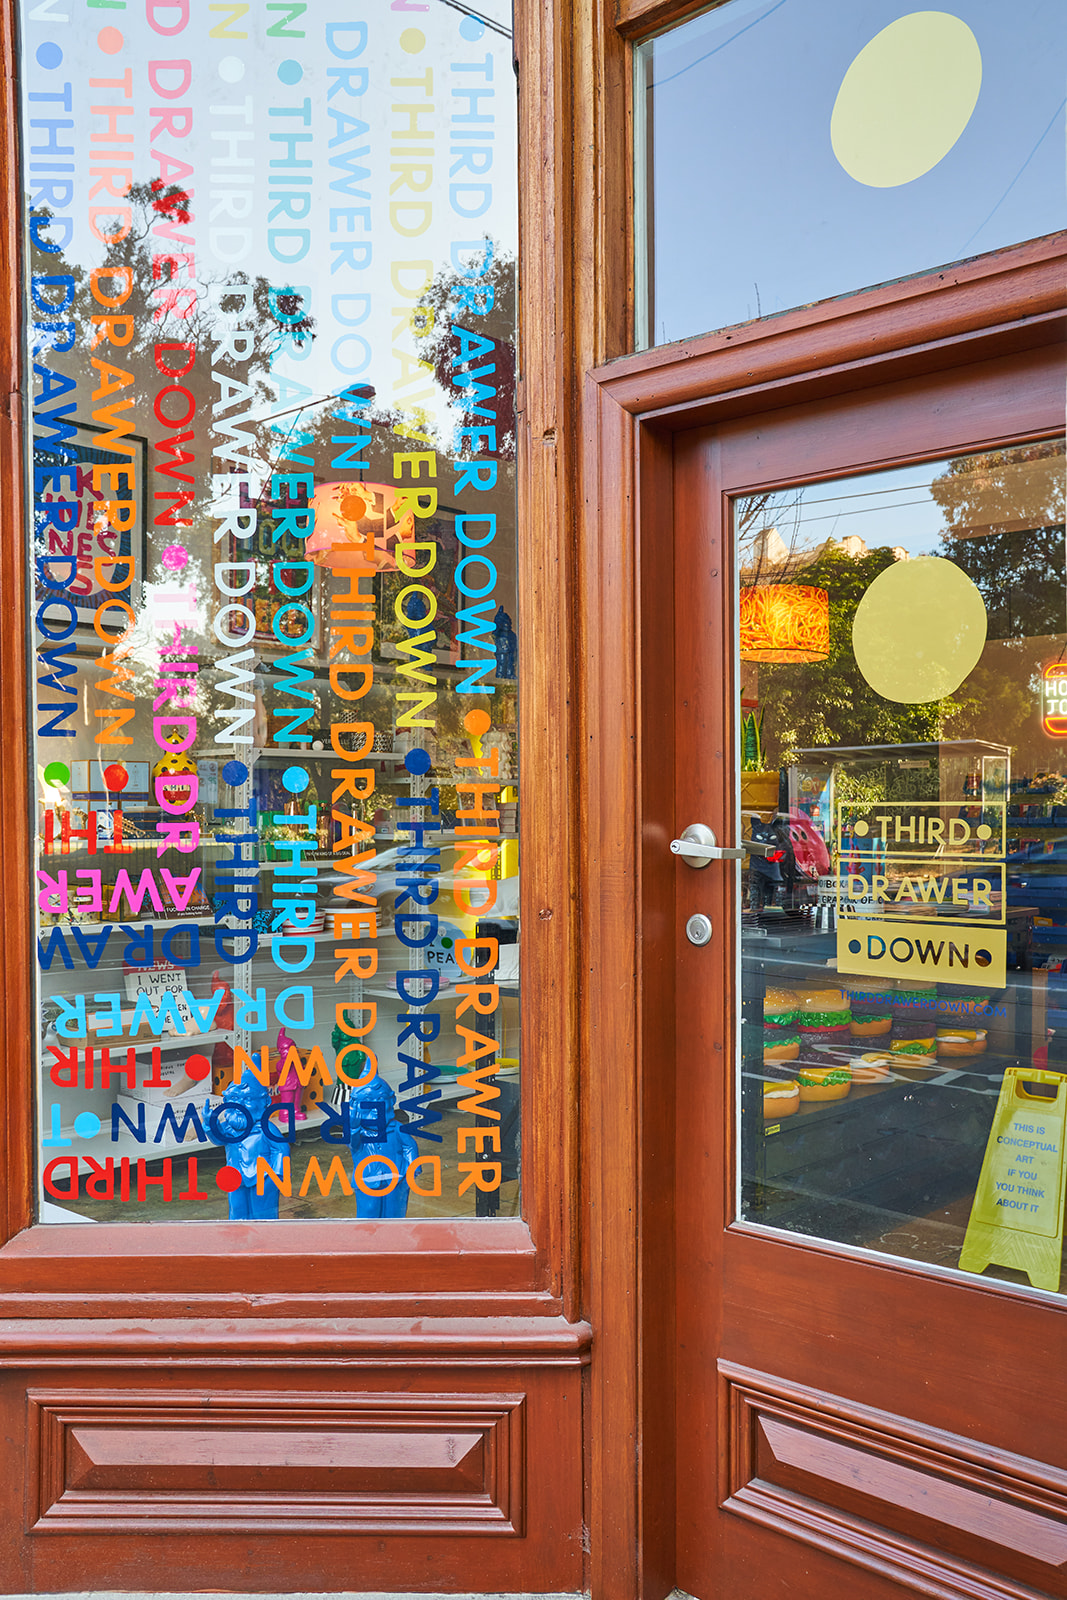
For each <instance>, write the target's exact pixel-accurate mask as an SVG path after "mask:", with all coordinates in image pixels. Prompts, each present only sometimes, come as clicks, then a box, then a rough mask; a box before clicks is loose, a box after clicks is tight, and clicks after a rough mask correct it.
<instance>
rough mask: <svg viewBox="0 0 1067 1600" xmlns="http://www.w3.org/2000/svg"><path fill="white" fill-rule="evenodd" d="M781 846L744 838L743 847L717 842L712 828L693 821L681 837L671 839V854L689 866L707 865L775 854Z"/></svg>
mask: <svg viewBox="0 0 1067 1600" xmlns="http://www.w3.org/2000/svg"><path fill="white" fill-rule="evenodd" d="M778 850H779V847H778V846H777V845H774V844H761V843H760V842H759V841H758V840H756V839H742V841H741V848H740V849H735V848H733V847H732V846H730V845H720V844H717V843H716V840H715V835H714V833H713V832H712V830H711V829H710V828H709V827H708V826H707V824H706V823H703V822H694V823H691V824H690V826H689V827H688V828H686V830H685V832H684V833H683V834H682V837H681V838H680V839H672V840H671V854H672V855H675V856H680V857H681V858H682V860H683V861H684V862H685V863H686V865H687V866H689V867H706V866H707V864H708V862H709V861H743V860H744V859H745V856H746V855H753V856H773V855H777V854H778Z"/></svg>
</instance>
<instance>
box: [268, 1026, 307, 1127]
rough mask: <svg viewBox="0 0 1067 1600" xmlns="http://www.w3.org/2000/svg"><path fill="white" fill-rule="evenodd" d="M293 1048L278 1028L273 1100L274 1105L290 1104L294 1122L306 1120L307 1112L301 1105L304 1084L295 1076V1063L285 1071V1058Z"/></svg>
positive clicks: (286, 1035)
mask: <svg viewBox="0 0 1067 1600" xmlns="http://www.w3.org/2000/svg"><path fill="white" fill-rule="evenodd" d="M293 1048H295V1047H294V1045H293V1041H292V1039H290V1037H289V1035H288V1034H287V1033H286V1031H285V1029H284V1028H279V1029H278V1086H277V1088H276V1089H275V1091H274V1102H275V1104H276V1105H291V1106H292V1108H293V1120H294V1121H295V1122H306V1121H307V1112H306V1111H305V1110H304V1107H303V1106H302V1105H301V1096H302V1094H303V1088H304V1086H303V1084H302V1083H301V1082H300V1079H299V1077H298V1076H297V1072H296V1067H295V1065H293V1066H291V1067H290V1068H289V1071H288V1073H286V1071H285V1058H286V1056H287V1055H288V1054H289V1051H290V1050H291V1049H293Z"/></svg>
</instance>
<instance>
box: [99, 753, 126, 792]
mask: <svg viewBox="0 0 1067 1600" xmlns="http://www.w3.org/2000/svg"><path fill="white" fill-rule="evenodd" d="M129 781H130V775H129V773H128V772H127V771H126V768H125V767H120V766H119V765H118V763H117V762H114V761H113V762H112V763H111V765H110V766H109V767H105V768H104V782H105V784H106V785H107V787H108V788H109V789H110V790H111V792H112V794H118V793H119V792H120V790H122V789H125V787H126V785H127V784H128V783H129Z"/></svg>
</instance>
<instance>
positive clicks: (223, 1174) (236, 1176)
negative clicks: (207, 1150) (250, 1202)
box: [215, 1167, 241, 1194]
mask: <svg viewBox="0 0 1067 1600" xmlns="http://www.w3.org/2000/svg"><path fill="white" fill-rule="evenodd" d="M215 1182H216V1183H217V1184H218V1186H219V1188H220V1189H223V1190H224V1191H225V1192H226V1194H233V1192H234V1190H235V1189H239V1188H240V1187H241V1174H240V1173H239V1172H238V1170H237V1168H236V1167H220V1168H219V1170H218V1172H216V1174H215Z"/></svg>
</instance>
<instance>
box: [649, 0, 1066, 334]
mask: <svg viewBox="0 0 1067 1600" xmlns="http://www.w3.org/2000/svg"><path fill="white" fill-rule="evenodd" d="M1065 69H1067V31H1065V29H1064V27H1063V10H1062V7H1061V5H1060V4H1059V3H1058V0H1018V3H1016V4H1013V5H1011V6H1006V5H1004V4H1002V3H1001V0H958V3H957V4H955V5H953V6H952V7H951V9H950V10H949V11H944V10H937V11H929V10H916V11H908V12H905V13H904V14H903V15H901V9H900V7H899V6H897V5H890V4H888V3H887V0H872V3H869V4H865V5H862V6H857V5H855V4H854V3H852V0H728V3H727V4H723V5H719V6H716V7H714V8H713V9H711V10H709V11H707V12H704V13H702V14H701V15H700V16H697V17H694V18H692V19H691V20H690V21H688V22H685V23H683V24H682V25H681V26H679V27H676V28H674V29H672V30H671V31H669V32H667V33H664V34H661V35H660V36H658V37H657V38H654V39H651V40H649V41H647V42H646V43H645V44H643V45H642V46H640V47H639V49H638V52H637V92H636V100H637V106H638V116H637V129H638V136H639V146H638V150H637V173H638V185H637V187H638V223H639V226H638V234H639V240H638V259H639V273H638V276H639V280H640V281H639V284H638V291H639V292H638V324H639V325H638V330H637V331H638V347H639V348H642V347H644V346H645V345H656V344H666V343H668V342H669V341H670V340H673V339H681V338H687V337H690V336H692V335H693V334H697V333H705V332H707V331H708V330H710V329H713V328H721V327H726V326H729V325H730V324H732V323H738V322H747V321H749V320H751V319H752V318H754V317H765V316H771V315H773V314H774V313H775V312H778V311H783V310H786V309H788V308H790V307H794V306H802V305H807V304H809V303H811V302H813V301H817V300H825V299H828V298H830V297H832V296H834V295H841V294H848V293H850V292H853V291H855V290H857V289H862V288H865V287H868V286H870V285H873V284H878V283H885V282H888V281H891V280H893V279H896V278H901V277H906V276H908V275H911V274H914V273H918V272H922V271H924V270H927V269H929V268H932V267H935V266H938V265H942V264H944V263H947V262H955V261H961V260H963V259H966V258H968V257H970V256H977V255H983V254H985V253H986V252H988V251H991V250H998V249H1000V248H1002V247H1003V246H1005V245H1010V244H1015V243H1018V242H1019V241H1021V240H1024V239H1032V238H1037V237H1040V236H1042V235H1044V234H1049V233H1054V232H1056V231H1058V230H1059V229H1061V228H1063V227H1065V226H1067V201H1065V196H1064V185H1063V111H1064V76H1065Z"/></svg>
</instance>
